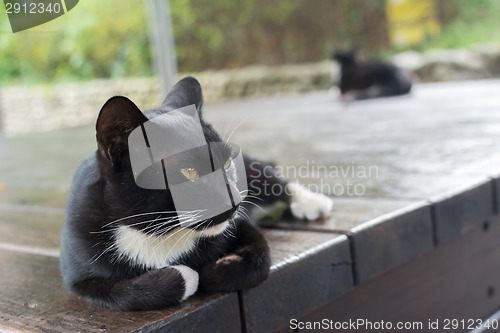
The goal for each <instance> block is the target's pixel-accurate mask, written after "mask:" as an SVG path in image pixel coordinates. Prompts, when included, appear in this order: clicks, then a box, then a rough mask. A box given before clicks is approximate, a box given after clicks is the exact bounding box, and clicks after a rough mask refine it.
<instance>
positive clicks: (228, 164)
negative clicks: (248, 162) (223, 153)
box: [224, 159, 232, 170]
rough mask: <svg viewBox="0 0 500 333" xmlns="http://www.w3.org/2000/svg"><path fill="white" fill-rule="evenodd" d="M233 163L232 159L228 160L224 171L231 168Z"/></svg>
mask: <svg viewBox="0 0 500 333" xmlns="http://www.w3.org/2000/svg"><path fill="white" fill-rule="evenodd" d="M231 163H232V161H231V159H228V160H227V161H226V163H224V170H227V169H229V168H230V167H231Z"/></svg>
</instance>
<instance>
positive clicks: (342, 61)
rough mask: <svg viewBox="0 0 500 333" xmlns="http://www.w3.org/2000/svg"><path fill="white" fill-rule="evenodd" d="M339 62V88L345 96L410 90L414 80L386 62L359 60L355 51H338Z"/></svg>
mask: <svg viewBox="0 0 500 333" xmlns="http://www.w3.org/2000/svg"><path fill="white" fill-rule="evenodd" d="M333 59H334V60H336V61H337V62H338V63H339V65H340V82H339V88H340V93H341V94H342V98H343V99H344V100H347V101H349V100H361V99H368V98H376V97H384V96H397V95H404V94H408V93H409V92H410V90H411V86H412V80H411V78H410V76H409V75H408V74H407V73H405V72H404V71H403V70H402V69H400V68H398V67H396V66H394V65H392V64H388V63H385V62H380V61H371V62H364V63H363V62H359V61H358V60H357V57H356V51H349V52H335V53H334V54H333Z"/></svg>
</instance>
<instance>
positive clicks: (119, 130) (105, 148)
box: [96, 96, 148, 170]
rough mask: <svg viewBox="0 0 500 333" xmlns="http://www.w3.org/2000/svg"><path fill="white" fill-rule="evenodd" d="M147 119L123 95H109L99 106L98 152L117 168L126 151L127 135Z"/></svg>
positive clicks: (97, 126)
mask: <svg viewBox="0 0 500 333" xmlns="http://www.w3.org/2000/svg"><path fill="white" fill-rule="evenodd" d="M147 120H148V119H147V117H146V116H144V114H143V113H142V112H141V110H139V108H138V107H137V106H136V105H135V104H134V103H133V102H132V101H131V100H129V99H128V98H126V97H123V96H115V97H111V98H110V99H109V100H108V101H107V102H106V103H105V104H104V106H103V107H102V108H101V111H100V113H99V117H98V118H97V123H96V138H97V145H98V148H99V153H100V154H101V155H102V156H103V157H104V158H105V159H107V160H109V161H110V162H111V164H112V166H113V168H114V169H115V170H119V169H120V167H121V162H122V159H123V157H124V156H125V155H126V154H127V153H128V144H127V141H128V135H129V133H130V132H131V131H133V130H134V129H135V128H136V127H138V126H140V125H141V124H143V123H144V122H146V121H147Z"/></svg>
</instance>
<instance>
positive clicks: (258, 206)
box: [241, 200, 265, 211]
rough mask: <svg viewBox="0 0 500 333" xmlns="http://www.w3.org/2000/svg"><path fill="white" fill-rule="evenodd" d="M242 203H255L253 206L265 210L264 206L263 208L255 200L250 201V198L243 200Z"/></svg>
mask: <svg viewBox="0 0 500 333" xmlns="http://www.w3.org/2000/svg"><path fill="white" fill-rule="evenodd" d="M241 203H242V204H243V203H246V204H250V205H253V206H255V207H257V208H258V209H260V210H262V211H265V209H264V208H262V207H261V206H260V205H258V204H256V203H255V202H252V201H248V200H243V201H242V202H241Z"/></svg>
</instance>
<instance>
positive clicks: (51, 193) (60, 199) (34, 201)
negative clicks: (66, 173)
mask: <svg viewBox="0 0 500 333" xmlns="http://www.w3.org/2000/svg"><path fill="white" fill-rule="evenodd" d="M63 184H64V185H65V186H66V187H68V188H56V187H46V188H37V187H33V186H27V187H20V186H11V185H9V184H5V185H3V188H0V210H1V209H3V208H5V209H11V207H12V206H14V205H15V206H20V207H27V206H37V207H49V208H58V209H59V210H61V211H62V210H64V208H65V207H66V201H67V200H68V193H69V184H67V182H66V181H64V183H63ZM55 185H56V184H54V186H55Z"/></svg>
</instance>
